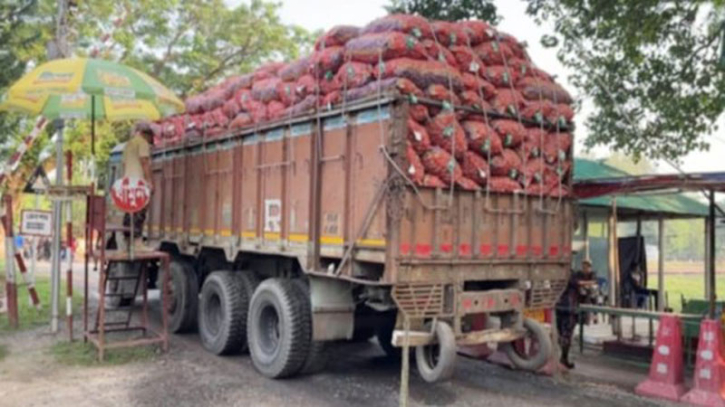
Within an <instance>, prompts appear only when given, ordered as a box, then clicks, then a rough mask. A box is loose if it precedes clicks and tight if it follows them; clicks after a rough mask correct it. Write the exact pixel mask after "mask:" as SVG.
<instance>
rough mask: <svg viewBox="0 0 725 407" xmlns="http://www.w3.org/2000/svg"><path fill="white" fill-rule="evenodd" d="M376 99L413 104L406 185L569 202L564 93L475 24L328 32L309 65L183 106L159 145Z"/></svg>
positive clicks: (237, 82)
mask: <svg viewBox="0 0 725 407" xmlns="http://www.w3.org/2000/svg"><path fill="white" fill-rule="evenodd" d="M382 93H385V94H388V93H399V94H404V95H409V96H411V98H410V99H411V102H412V103H411V108H410V120H409V121H408V123H409V126H408V127H409V135H408V140H409V145H408V149H407V154H406V156H407V158H408V162H409V164H410V166H409V168H408V169H407V173H408V175H409V177H410V178H411V180H413V181H414V182H415V183H416V184H418V185H420V186H430V187H449V186H451V185H455V186H457V187H460V188H463V189H468V190H475V189H489V190H491V191H495V192H514V191H521V192H527V193H530V194H537V195H538V194H547V195H560V194H561V195H567V194H569V188H568V186H567V185H568V179H569V172H570V170H571V167H572V166H571V159H572V158H571V149H572V137H571V135H570V133H567V132H566V131H564V129H568V128H570V127H571V121H572V119H573V116H574V112H573V110H572V108H571V104H572V99H571V96H570V95H569V94H568V93H567V92H566V90H564V89H563V88H562V87H561V86H560V85H558V84H556V82H555V81H554V79H553V77H551V76H550V75H548V74H547V73H545V72H543V71H542V70H540V69H538V68H536V67H535V66H534V65H533V63H532V62H531V61H530V60H529V57H528V55H527V54H526V51H525V49H524V47H523V46H522V45H521V44H520V43H519V42H518V41H517V40H516V39H515V38H514V37H512V36H510V35H508V34H505V33H502V32H499V31H497V30H496V29H495V28H493V27H491V26H490V25H488V24H487V23H484V22H481V21H461V22H456V23H451V22H442V21H428V20H426V19H425V18H422V17H419V16H414V15H401V14H397V15H389V16H386V17H383V18H380V19H377V20H375V21H373V22H371V23H369V24H368V25H367V26H366V27H364V28H362V29H360V28H356V27H350V26H339V27H335V28H333V29H332V30H330V31H329V32H327V33H325V34H324V35H322V36H321V37H320V38H319V39H318V40H317V42H316V44H315V52H314V53H313V54H312V55H310V56H308V57H304V58H301V59H298V60H296V61H293V62H290V63H271V64H267V65H265V66H263V67H261V68H259V69H257V70H256V71H255V72H253V73H251V74H247V75H242V76H235V77H231V78H228V79H226V80H225V81H223V82H222V83H221V84H219V85H217V86H215V87H213V88H211V89H209V90H207V91H205V92H204V93H201V94H198V95H195V96H192V97H190V98H188V99H187V100H186V110H187V111H186V114H184V115H180V116H175V117H171V118H168V119H166V120H164V121H163V122H161V123H160V126H159V129H160V130H159V131H160V132H161V134H160V135H159V137H158V138H157V139H158V140H159V142H161V143H165V144H166V145H168V144H170V143H175V142H179V141H181V140H183V139H184V138H186V137H215V136H218V135H220V134H224V133H227V132H228V131H235V130H238V129H242V128H245V127H249V126H254V125H257V124H260V123H266V122H270V121H275V120H281V119H287V118H291V117H294V116H298V115H303V114H307V113H310V112H311V111H314V110H316V109H329V108H332V107H333V106H335V105H338V104H340V103H343V101H344V102H346V103H349V102H352V101H355V100H358V99H362V98H365V97H371V96H375V95H378V94H382ZM431 100H432V101H435V102H438V103H430V101H431ZM458 106H465V107H469V108H473V109H456V107H458Z"/></svg>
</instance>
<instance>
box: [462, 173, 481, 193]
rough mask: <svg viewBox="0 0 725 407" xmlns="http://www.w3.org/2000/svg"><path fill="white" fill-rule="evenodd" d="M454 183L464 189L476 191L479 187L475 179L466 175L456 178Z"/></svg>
mask: <svg viewBox="0 0 725 407" xmlns="http://www.w3.org/2000/svg"><path fill="white" fill-rule="evenodd" d="M456 185H457V186H459V187H460V188H461V189H464V190H466V191H477V190H479V189H481V188H480V187H479V186H478V183H476V181H474V180H472V179H470V178H468V177H465V176H464V177H461V178H459V179H457V180H456Z"/></svg>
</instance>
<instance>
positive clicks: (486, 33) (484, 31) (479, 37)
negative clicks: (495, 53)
mask: <svg viewBox="0 0 725 407" xmlns="http://www.w3.org/2000/svg"><path fill="white" fill-rule="evenodd" d="M456 25H457V26H459V27H461V28H462V29H463V31H464V32H465V33H466V36H467V37H468V39H469V41H470V42H471V43H470V45H471V46H476V45H478V44H480V43H482V42H484V41H490V40H491V39H493V37H494V34H495V30H494V29H493V28H491V26H490V25H489V24H488V23H486V22H483V21H478V20H470V21H460V22H457V23H456ZM466 45H468V44H466Z"/></svg>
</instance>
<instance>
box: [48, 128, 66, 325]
mask: <svg viewBox="0 0 725 407" xmlns="http://www.w3.org/2000/svg"><path fill="white" fill-rule="evenodd" d="M54 124H55V137H56V140H55V185H57V186H62V185H63V120H60V119H59V120H56V121H55V123H54ZM62 208H63V206H62V202H61V201H60V200H57V199H56V200H54V201H53V232H54V233H53V249H52V250H53V252H52V259H53V264H52V268H51V301H50V303H51V319H50V331H51V332H52V333H57V332H58V308H59V301H60V242H61V234H62V231H63V219H62V216H63V210H62Z"/></svg>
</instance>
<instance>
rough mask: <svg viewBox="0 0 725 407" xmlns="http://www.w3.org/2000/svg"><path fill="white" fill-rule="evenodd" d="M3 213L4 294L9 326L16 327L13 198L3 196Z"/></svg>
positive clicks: (16, 291)
mask: <svg viewBox="0 0 725 407" xmlns="http://www.w3.org/2000/svg"><path fill="white" fill-rule="evenodd" d="M3 203H5V214H4V215H3V216H2V223H3V226H4V228H5V295H7V305H8V322H9V323H10V327H11V328H17V327H18V322H19V321H18V288H17V285H16V282H15V241H14V240H13V239H14V237H13V198H12V197H11V196H10V195H7V194H6V195H4V196H3Z"/></svg>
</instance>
